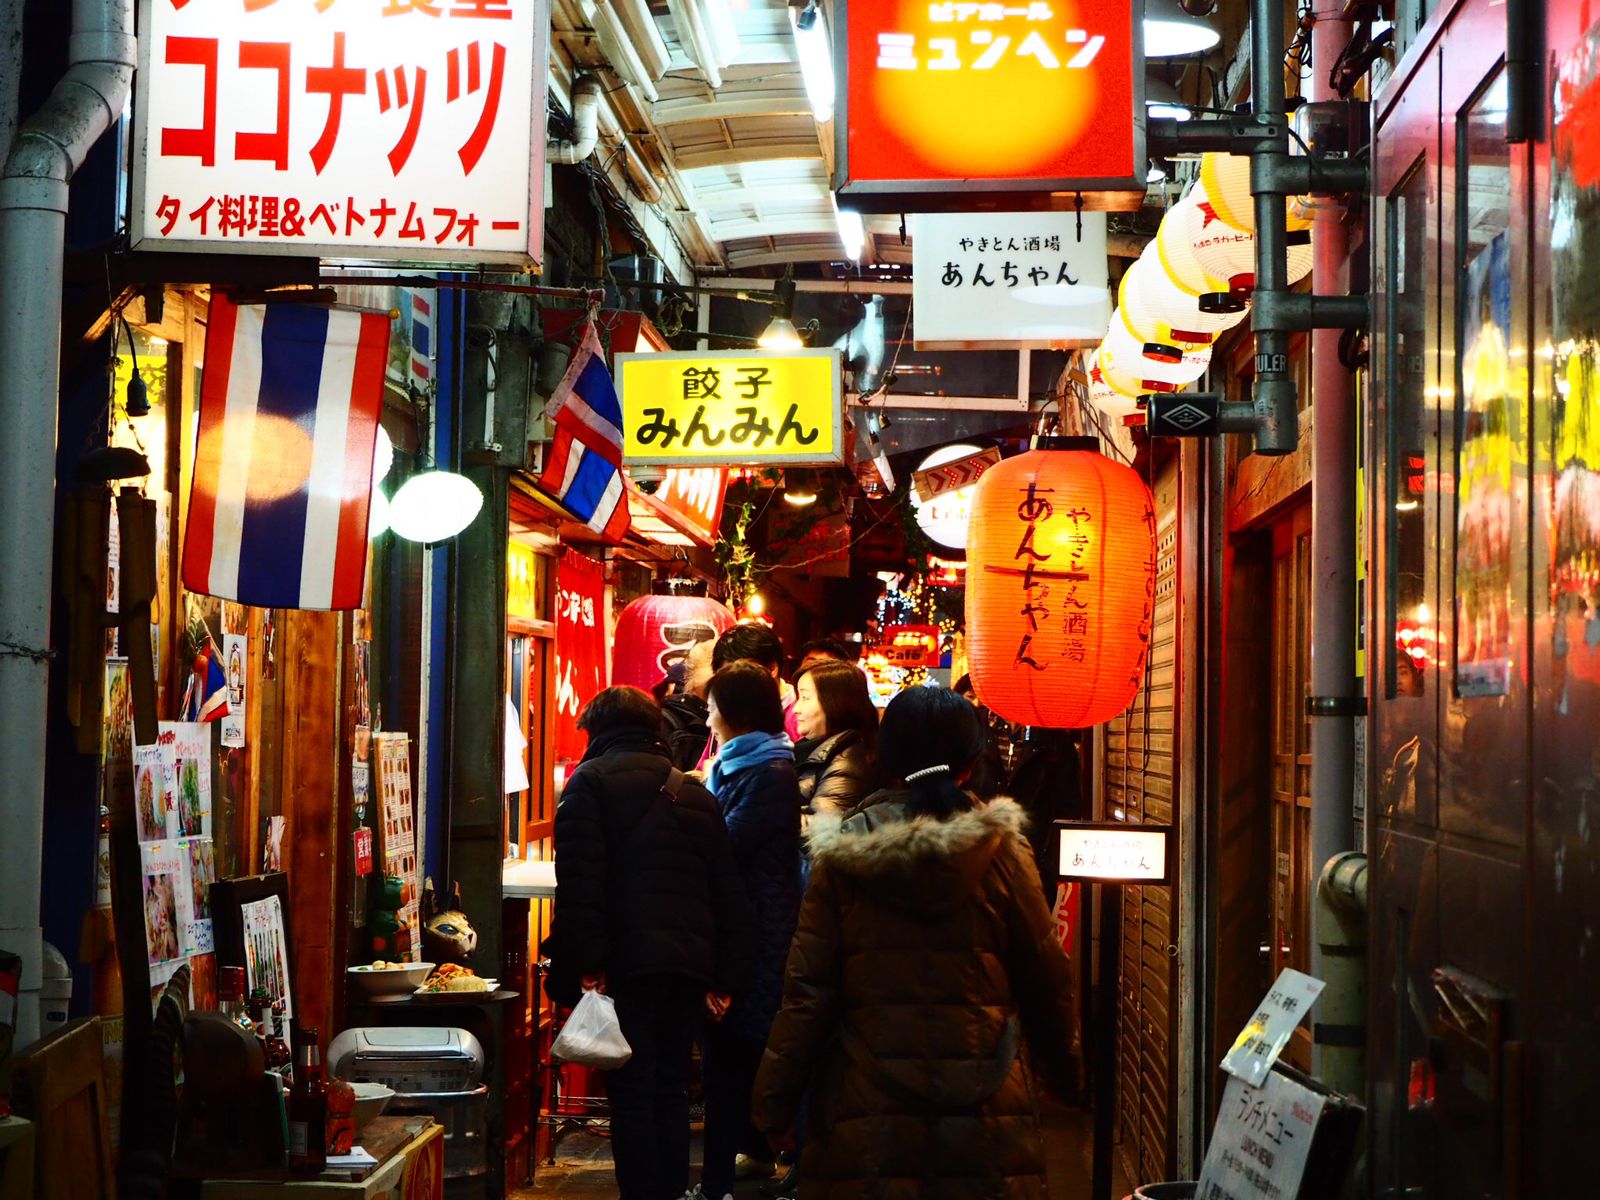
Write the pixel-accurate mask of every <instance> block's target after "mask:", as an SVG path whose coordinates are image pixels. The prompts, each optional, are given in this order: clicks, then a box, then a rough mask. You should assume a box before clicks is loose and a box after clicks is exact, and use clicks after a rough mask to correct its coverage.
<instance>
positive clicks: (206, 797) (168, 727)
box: [158, 721, 211, 837]
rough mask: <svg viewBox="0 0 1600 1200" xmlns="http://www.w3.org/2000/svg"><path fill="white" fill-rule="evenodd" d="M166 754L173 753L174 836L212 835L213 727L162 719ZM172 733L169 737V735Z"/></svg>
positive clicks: (160, 727)
mask: <svg viewBox="0 0 1600 1200" xmlns="http://www.w3.org/2000/svg"><path fill="white" fill-rule="evenodd" d="M158 728H159V729H160V732H161V747H162V753H163V755H169V754H170V756H171V757H170V759H169V760H168V761H170V763H171V766H170V774H169V775H168V777H167V778H168V786H169V787H170V788H171V789H172V795H171V796H170V797H169V803H170V805H171V806H172V807H173V809H174V810H175V812H176V817H177V824H176V826H175V827H171V835H172V836H174V837H210V836H211V727H210V726H209V725H205V724H202V723H200V722H197V721H162V722H161V724H160V726H159V727H158ZM169 735H170V737H169Z"/></svg>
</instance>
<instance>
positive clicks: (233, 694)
mask: <svg viewBox="0 0 1600 1200" xmlns="http://www.w3.org/2000/svg"><path fill="white" fill-rule="evenodd" d="M222 674H223V677H224V678H225V679H226V680H227V681H228V682H227V686H228V715H227V716H225V717H223V718H222V744H223V745H224V746H230V747H238V746H243V745H244V706H245V689H246V686H247V681H248V680H249V678H250V652H249V644H248V642H247V640H246V639H245V637H244V635H243V634H238V633H225V634H223V635H222Z"/></svg>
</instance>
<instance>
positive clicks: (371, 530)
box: [367, 481, 389, 542]
mask: <svg viewBox="0 0 1600 1200" xmlns="http://www.w3.org/2000/svg"><path fill="white" fill-rule="evenodd" d="M388 532H389V497H387V496H385V495H384V494H383V489H382V488H380V487H379V486H378V485H377V482H376V481H374V482H373V485H372V499H371V500H369V501H367V540H368V541H369V542H370V541H372V540H373V539H374V538H380V537H382V536H383V535H384V534H386V533H388Z"/></svg>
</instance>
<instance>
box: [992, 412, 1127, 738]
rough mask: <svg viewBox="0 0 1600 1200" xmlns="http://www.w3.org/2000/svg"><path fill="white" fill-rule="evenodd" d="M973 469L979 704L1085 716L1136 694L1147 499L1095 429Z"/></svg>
mask: <svg viewBox="0 0 1600 1200" xmlns="http://www.w3.org/2000/svg"><path fill="white" fill-rule="evenodd" d="M1045 447H1046V448H1041V449H1038V450H1031V451H1029V452H1028V453H1026V454H1023V455H1019V456H1018V457H1016V458H1010V459H1007V460H1005V461H1004V462H1002V463H1000V465H999V466H996V467H991V468H990V469H989V470H988V471H987V472H986V473H985V474H984V476H983V478H982V479H981V480H980V481H979V482H978V490H977V494H976V495H975V496H974V497H973V501H972V521H971V525H970V532H969V534H968V536H967V658H968V668H969V670H970V671H971V673H972V685H973V688H974V690H975V691H976V692H977V694H978V698H979V700H981V701H982V702H983V704H984V705H985V706H986V707H988V708H990V709H992V710H993V711H994V712H996V713H998V714H999V715H1000V716H1002V717H1004V718H1005V719H1006V720H1008V721H1014V722H1016V723H1018V724H1021V725H1039V726H1044V727H1047V728H1052V729H1079V728H1082V727H1084V726H1087V725H1098V724H1099V723H1100V722H1102V721H1108V720H1110V719H1111V718H1112V717H1115V716H1117V715H1118V714H1120V713H1121V712H1123V711H1124V710H1125V709H1126V708H1127V707H1128V705H1129V703H1131V702H1132V700H1133V698H1134V696H1135V695H1137V694H1138V691H1139V686H1140V684H1141V683H1142V681H1143V676H1144V665H1145V656H1146V654H1147V653H1148V652H1149V649H1150V625H1151V619H1152V616H1153V614H1154V612H1155V581H1156V532H1155V502H1154V500H1153V499H1152V497H1151V495H1150V489H1149V488H1148V487H1146V486H1145V484H1144V481H1143V480H1141V479H1140V478H1139V476H1138V475H1137V474H1135V473H1134V472H1133V470H1131V469H1130V468H1128V467H1125V466H1123V465H1121V464H1120V463H1116V462H1113V461H1112V460H1110V459H1108V458H1106V457H1105V456H1103V455H1102V454H1100V453H1099V450H1098V444H1097V443H1096V442H1095V441H1094V439H1092V438H1060V439H1050V440H1049V441H1048V442H1046V443H1045Z"/></svg>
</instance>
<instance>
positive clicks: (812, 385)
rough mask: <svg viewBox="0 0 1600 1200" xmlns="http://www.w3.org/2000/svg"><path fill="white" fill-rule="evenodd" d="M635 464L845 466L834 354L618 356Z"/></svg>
mask: <svg viewBox="0 0 1600 1200" xmlns="http://www.w3.org/2000/svg"><path fill="white" fill-rule="evenodd" d="M613 357H614V361H615V365H616V383H617V395H618V398H619V399H620V400H621V401H622V424H623V442H622V460H623V462H624V463H627V464H629V465H633V464H643V465H665V466H674V467H684V466H765V465H768V464H807V463H810V464H818V465H829V464H835V463H840V462H843V461H844V438H843V424H844V421H843V417H844V392H843V388H842V386H841V379H842V355H841V352H840V351H838V350H795V351H792V352H790V353H787V354H767V353H762V352H757V351H748V350H731V351H721V352H719V351H709V352H703V351H673V352H667V353H639V354H617V355H614V356H613Z"/></svg>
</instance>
